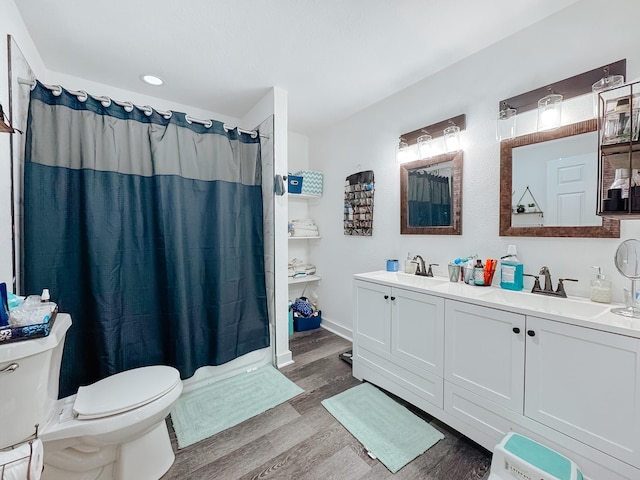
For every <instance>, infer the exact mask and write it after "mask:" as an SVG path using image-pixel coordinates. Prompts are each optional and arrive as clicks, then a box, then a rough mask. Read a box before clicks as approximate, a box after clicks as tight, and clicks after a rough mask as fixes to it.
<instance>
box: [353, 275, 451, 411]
mask: <svg viewBox="0 0 640 480" xmlns="http://www.w3.org/2000/svg"><path fill="white" fill-rule="evenodd" d="M354 293H355V298H356V301H355V307H354V308H355V312H354V320H355V321H354V351H353V356H354V358H357V360H356V361H355V362H354V372H353V373H354V376H355V377H357V378H360V379H362V378H363V377H364V378H371V377H370V376H369V374H370V373H371V372H374V371H375V372H376V373H375V376H376V378H377V377H379V376H380V377H384V378H383V379H382V380H378V382H379V383H378V384H379V385H380V386H382V387H383V388H386V389H387V390H389V391H391V392H393V393H396V394H397V395H402V393H403V391H404V390H409V391H411V392H413V393H414V394H416V395H419V396H420V397H421V398H422V399H424V400H426V401H428V402H430V403H432V404H434V405H436V406H438V407H439V408H442V401H443V400H442V399H443V381H442V375H443V352H444V299H442V298H440V297H435V296H431V295H425V294H423V293H416V292H413V291H410V290H405V289H402V288H396V287H389V286H385V285H379V284H376V283H370V282H361V281H356V282H355V287H354ZM380 382H381V383H380Z"/></svg>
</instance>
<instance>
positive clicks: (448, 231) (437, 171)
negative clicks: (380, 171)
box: [400, 151, 462, 235]
mask: <svg viewBox="0 0 640 480" xmlns="http://www.w3.org/2000/svg"><path fill="white" fill-rule="evenodd" d="M461 217H462V151H458V152H454V153H446V154H443V155H438V156H436V157H432V158H430V159H427V160H418V161H415V162H410V163H404V164H402V165H400V233H402V234H414V235H461V233H462V227H461V224H462V219H461Z"/></svg>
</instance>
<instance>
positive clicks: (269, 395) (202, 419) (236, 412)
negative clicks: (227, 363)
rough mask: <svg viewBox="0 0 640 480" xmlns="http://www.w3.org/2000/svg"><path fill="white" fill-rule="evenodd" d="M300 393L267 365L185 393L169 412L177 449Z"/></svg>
mask: <svg viewBox="0 0 640 480" xmlns="http://www.w3.org/2000/svg"><path fill="white" fill-rule="evenodd" d="M302 392H304V390H303V389H301V388H300V387H298V386H297V385H296V384H295V383H293V382H292V381H291V380H289V379H288V378H287V377H285V376H284V375H283V374H282V373H280V372H279V371H278V370H276V369H275V368H274V367H272V366H271V365H265V366H264V367H260V368H258V369H256V370H253V371H250V372H244V373H241V374H239V375H235V376H233V377H230V378H226V379H224V380H221V381H219V382H216V383H213V384H210V385H205V386H203V387H200V388H197V389H195V390H193V391H191V392H187V393H185V394H183V395H182V396H181V397H180V398H179V399H178V401H177V402H176V403H175V405H174V406H173V409H172V410H171V421H172V422H173V429H174V430H175V432H176V437H177V439H178V448H184V447H187V446H189V445H192V444H194V443H196V442H199V441H200V440H203V439H205V438H207V437H210V436H212V435H215V434H216V433H219V432H221V431H223V430H226V429H227V428H230V427H233V426H234V425H238V424H239V423H242V422H244V421H245V420H248V419H249V418H251V417H255V416H256V415H259V414H260V413H263V412H266V411H267V410H269V409H270V408H273V407H275V406H277V405H280V404H281V403H284V402H286V401H287V400H290V399H292V398H293V397H295V396H296V395H299V394H300V393H302Z"/></svg>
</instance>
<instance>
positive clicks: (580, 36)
mask: <svg viewBox="0 0 640 480" xmlns="http://www.w3.org/2000/svg"><path fill="white" fill-rule="evenodd" d="M639 17H640V2H631V1H629V0H612V1H610V2H608V3H607V4H606V8H604V5H603V4H602V2H598V1H596V0H583V1H581V2H578V3H577V4H575V5H573V6H571V7H569V8H567V9H565V10H563V11H561V12H559V13H558V14H556V15H554V16H552V17H550V18H548V19H546V20H544V21H542V22H540V23H538V24H536V25H533V26H532V27H530V28H528V29H526V30H524V31H522V32H519V33H517V34H515V35H514V36H512V37H510V38H508V39H506V40H504V41H501V42H499V43H498V44H495V45H493V46H491V47H489V48H487V49H485V50H483V51H481V52H479V53H478V54H476V55H473V56H472V57H469V58H467V59H465V60H463V61H461V62H459V63H457V64H455V65H453V66H451V67H449V68H447V69H445V70H443V71H441V72H439V73H437V74H435V75H433V76H431V77H429V78H426V79H424V80H423V81H421V82H419V83H417V84H416V85H414V86H412V87H410V88H408V89H406V90H404V91H402V92H400V93H398V94H396V95H393V96H392V97H389V98H387V99H385V100H383V101H381V102H379V103H378V104H376V105H373V106H371V107H369V108H367V109H366V110H364V111H362V112H360V113H358V114H357V115H355V116H353V117H351V118H349V119H347V120H345V121H344V122H342V123H340V124H337V125H335V126H333V127H332V128H330V129H328V130H325V131H322V132H316V133H315V134H313V135H311V136H310V139H309V158H310V166H311V168H312V169H317V170H322V171H324V174H325V183H324V197H323V199H322V201H321V203H320V204H319V205H318V206H315V207H312V215H313V217H314V218H315V219H316V220H317V222H318V224H319V228H320V230H321V231H322V234H323V239H322V244H321V247H320V248H318V249H317V252H315V255H316V258H315V260H316V262H317V265H318V270H319V271H322V272H323V280H322V282H320V284H319V293H320V297H321V298H322V299H323V321H325V319H326V320H327V321H329V322H331V323H332V324H335V325H339V326H341V327H343V328H344V329H346V330H349V329H351V325H352V320H351V315H352V298H353V296H352V282H353V280H352V274H354V273H358V272H365V271H371V270H382V269H384V268H385V259H387V258H398V259H401V260H402V259H404V258H405V257H406V255H407V252H408V251H411V252H412V253H414V254H421V255H422V256H423V257H424V258H425V260H426V261H428V262H429V263H439V264H440V266H439V267H435V268H434V271H435V273H436V275H446V264H447V262H448V261H450V260H452V259H454V258H456V257H460V256H466V255H469V254H475V253H477V254H479V255H480V257H481V258H487V257H493V258H497V257H499V256H501V255H504V254H505V252H506V250H507V245H508V244H516V245H517V247H518V252H519V253H520V255H519V256H520V257H521V260H523V261H524V264H525V270H526V272H529V273H536V274H537V272H538V271H539V269H540V267H541V266H542V265H547V266H549V269H550V270H551V273H552V276H553V279H554V283H555V280H556V279H557V278H558V277H564V278H567V277H573V278H577V279H579V283H577V284H574V283H571V284H567V286H566V289H567V291H568V294H569V295H579V296H588V295H589V286H590V285H589V281H590V279H591V278H592V277H593V270H592V269H591V266H592V265H600V266H602V267H603V269H604V272H605V273H606V274H608V275H609V277H610V278H611V279H612V280H613V282H614V300H617V301H622V288H623V287H627V286H628V283H629V282H628V281H627V280H626V279H624V278H623V277H622V276H621V275H620V274H619V273H618V272H617V271H616V269H615V267H614V264H613V256H614V253H615V251H616V248H617V247H618V245H619V244H620V243H621V242H622V241H623V240H625V239H628V238H637V237H640V222H638V221H624V222H623V223H622V227H621V238H620V239H586V238H575V239H572V238H523V237H500V236H499V234H498V231H499V230H498V225H499V185H500V172H499V144H498V142H497V141H496V140H495V118H496V115H497V110H498V107H497V106H498V102H499V101H500V100H501V99H504V98H509V97H511V96H514V95H517V94H520V93H524V92H527V91H530V90H533V89H535V88H538V87H541V86H544V85H546V84H549V83H553V82H555V81H558V80H562V79H564V78H568V77H571V76H573V75H576V74H579V73H581V72H584V71H587V70H591V69H593V68H596V67H598V66H600V65H606V64H607V63H611V62H614V61H617V60H620V59H622V58H627V79H637V78H638V77H639V75H640V49H639V48H638V34H637V19H638V18H639ZM460 33H463V32H460ZM390 68H392V66H390ZM461 113H466V115H467V127H466V131H464V132H463V136H462V138H463V149H464V160H463V197H462V204H463V213H462V235H461V236H426V235H425V236H422V235H400V233H399V232H400V216H399V211H400V205H399V196H400V195H399V183H400V182H399V171H398V167H397V165H396V164H395V163H394V147H395V145H396V144H397V141H398V137H399V135H400V134H401V133H403V132H409V131H412V130H415V129H417V128H420V127H422V126H424V125H429V124H432V123H436V122H438V121H440V120H443V119H446V118H449V117H453V116H455V115H458V114H461ZM567 118H568V116H567ZM368 169H372V170H374V172H375V206H374V226H373V230H374V234H373V236H372V237H348V236H344V235H343V231H342V199H343V190H342V189H343V182H344V179H345V177H346V176H347V175H350V174H352V173H355V172H357V171H360V170H368ZM494 282H495V280H494ZM530 286H531V285H530V283H529V279H527V281H526V283H525V288H527V287H529V288H530Z"/></svg>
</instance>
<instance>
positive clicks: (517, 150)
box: [500, 119, 620, 238]
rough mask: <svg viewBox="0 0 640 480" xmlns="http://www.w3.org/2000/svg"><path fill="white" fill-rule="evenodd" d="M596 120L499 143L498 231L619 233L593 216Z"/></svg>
mask: <svg viewBox="0 0 640 480" xmlns="http://www.w3.org/2000/svg"><path fill="white" fill-rule="evenodd" d="M597 177H598V136H597V120H596V119H591V120H586V121H583V122H578V123H574V124H572V125H566V126H563V127H560V128H558V129H555V130H551V131H547V132H536V133H531V134H528V135H522V136H520V137H516V138H513V139H510V140H504V141H502V142H501V143H500V235H501V236H516V237H602V238H620V222H619V221H618V220H614V219H610V218H603V217H600V216H597V215H596V210H597V208H596V207H597V205H596V202H597V197H598V195H597V183H598V180H597Z"/></svg>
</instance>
